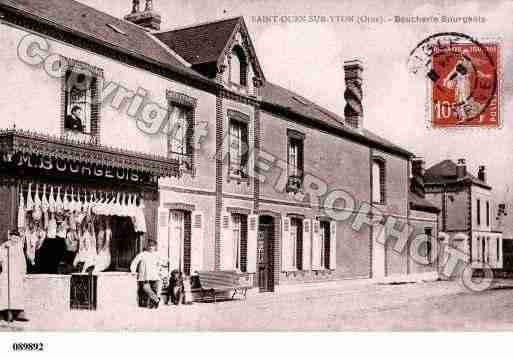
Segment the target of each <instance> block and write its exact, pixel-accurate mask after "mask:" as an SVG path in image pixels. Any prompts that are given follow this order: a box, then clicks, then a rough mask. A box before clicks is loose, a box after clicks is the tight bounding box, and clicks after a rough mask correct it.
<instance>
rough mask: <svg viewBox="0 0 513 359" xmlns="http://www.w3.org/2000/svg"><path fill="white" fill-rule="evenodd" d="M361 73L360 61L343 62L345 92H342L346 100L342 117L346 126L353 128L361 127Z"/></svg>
mask: <svg viewBox="0 0 513 359" xmlns="http://www.w3.org/2000/svg"><path fill="white" fill-rule="evenodd" d="M362 72H363V65H362V62H361V61H360V60H350V61H345V62H344V74H345V82H346V90H345V91H344V99H345V100H346V106H345V108H344V117H345V121H346V124H347V125H349V126H351V127H353V128H362V127H363V106H362V98H363V91H362V82H363V81H362Z"/></svg>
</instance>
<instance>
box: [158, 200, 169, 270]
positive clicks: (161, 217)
mask: <svg viewBox="0 0 513 359" xmlns="http://www.w3.org/2000/svg"><path fill="white" fill-rule="evenodd" d="M157 221H158V230H157V244H158V254H159V256H160V257H162V258H164V259H166V260H168V259H169V210H168V209H167V208H159V209H158V218H157Z"/></svg>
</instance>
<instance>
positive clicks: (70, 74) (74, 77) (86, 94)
mask: <svg viewBox="0 0 513 359" xmlns="http://www.w3.org/2000/svg"><path fill="white" fill-rule="evenodd" d="M66 61H67V62H68V67H67V68H68V69H67V70H66V72H65V76H64V83H63V88H64V96H63V98H64V104H63V105H64V128H63V135H64V136H65V137H67V138H70V139H73V140H77V141H80V142H93V143H96V142H98V140H99V133H98V128H99V126H98V125H99V115H100V108H99V100H98V99H99V78H100V76H101V70H98V69H95V68H93V67H92V66H89V65H87V64H81V63H78V62H77V61H74V60H69V59H67V60H66Z"/></svg>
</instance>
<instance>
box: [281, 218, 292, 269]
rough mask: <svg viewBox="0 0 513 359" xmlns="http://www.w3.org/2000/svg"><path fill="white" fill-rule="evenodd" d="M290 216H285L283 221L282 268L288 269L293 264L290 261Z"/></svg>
mask: <svg viewBox="0 0 513 359" xmlns="http://www.w3.org/2000/svg"><path fill="white" fill-rule="evenodd" d="M290 250H291V248H290V218H288V217H283V218H282V221H281V270H282V271H284V272H285V271H287V270H289V269H290V267H291V266H292V263H290V260H289V258H290V255H289V252H290Z"/></svg>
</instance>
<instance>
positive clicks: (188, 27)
mask: <svg viewBox="0 0 513 359" xmlns="http://www.w3.org/2000/svg"><path fill="white" fill-rule="evenodd" d="M239 18H243V16H242V15H238V16H231V17H227V18H219V19H216V20H210V21H202V22H197V23H192V24H189V25H183V26H179V27H175V28H173V29H168V30H161V31H154V32H153V34H165V33H168V32H174V31H179V30H186V29H192V28H195V27H200V26H205V25H211V24H215V23H219V22H223V21H228V20H235V19H239Z"/></svg>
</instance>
